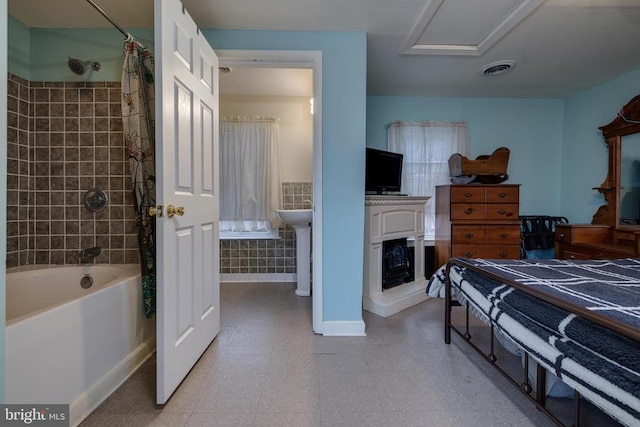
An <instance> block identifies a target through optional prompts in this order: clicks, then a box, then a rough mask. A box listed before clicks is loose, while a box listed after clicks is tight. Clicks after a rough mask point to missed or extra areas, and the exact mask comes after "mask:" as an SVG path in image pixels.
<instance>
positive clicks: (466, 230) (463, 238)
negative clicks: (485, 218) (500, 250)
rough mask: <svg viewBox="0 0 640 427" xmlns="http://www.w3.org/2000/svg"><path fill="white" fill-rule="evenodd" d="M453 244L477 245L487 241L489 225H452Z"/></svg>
mask: <svg viewBox="0 0 640 427" xmlns="http://www.w3.org/2000/svg"><path fill="white" fill-rule="evenodd" d="M451 240H452V241H453V244H454V245H455V244H462V245H476V244H483V243H486V242H487V227H484V226H481V225H453V226H451Z"/></svg>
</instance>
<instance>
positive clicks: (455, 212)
mask: <svg viewBox="0 0 640 427" xmlns="http://www.w3.org/2000/svg"><path fill="white" fill-rule="evenodd" d="M484 209H485V205H484V204H483V203H469V204H467V203H452V204H451V220H452V221H457V220H465V219H485V212H484Z"/></svg>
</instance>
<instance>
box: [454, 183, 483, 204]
mask: <svg viewBox="0 0 640 427" xmlns="http://www.w3.org/2000/svg"><path fill="white" fill-rule="evenodd" d="M483 202H484V187H475V186H473V185H467V186H461V187H451V203H483Z"/></svg>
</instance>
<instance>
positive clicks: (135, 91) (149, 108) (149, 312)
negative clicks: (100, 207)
mask: <svg viewBox="0 0 640 427" xmlns="http://www.w3.org/2000/svg"><path fill="white" fill-rule="evenodd" d="M123 59H124V60H123V65H122V100H121V101H122V120H123V124H124V127H123V131H124V142H125V145H126V150H127V155H128V156H129V168H130V170H131V188H132V190H133V203H134V208H135V210H136V224H137V233H138V248H139V250H140V267H141V272H142V294H143V297H144V310H145V316H146V317H147V318H150V317H153V315H154V313H155V311H156V247H155V245H156V242H155V239H156V218H155V216H150V215H149V214H148V212H149V207H150V206H155V204H156V172H155V106H154V102H155V95H154V86H153V64H154V59H153V55H152V54H151V52H150V51H149V49H147V48H146V47H144V46H143V45H142V44H140V43H139V42H138V41H137V40H135V39H134V38H133V37H132V36H131V35H128V36H127V39H126V40H125V44H124V51H123Z"/></svg>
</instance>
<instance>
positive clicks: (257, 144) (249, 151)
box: [220, 117, 282, 239]
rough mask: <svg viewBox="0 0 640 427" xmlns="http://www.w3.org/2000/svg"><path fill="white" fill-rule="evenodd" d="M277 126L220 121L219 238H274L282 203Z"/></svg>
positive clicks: (268, 120)
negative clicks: (278, 212) (276, 210)
mask: <svg viewBox="0 0 640 427" xmlns="http://www.w3.org/2000/svg"><path fill="white" fill-rule="evenodd" d="M281 191H282V190H281V183H280V171H279V166H278V121H277V120H276V119H273V118H260V117H257V118H253V119H242V118H232V119H231V120H226V119H224V118H223V119H222V120H221V121H220V237H221V238H233V239H242V238H251V239H256V238H274V237H277V236H278V229H277V226H275V227H274V226H272V224H279V222H278V221H277V220H276V218H275V214H274V210H275V209H278V208H279V207H280V201H281Z"/></svg>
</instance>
